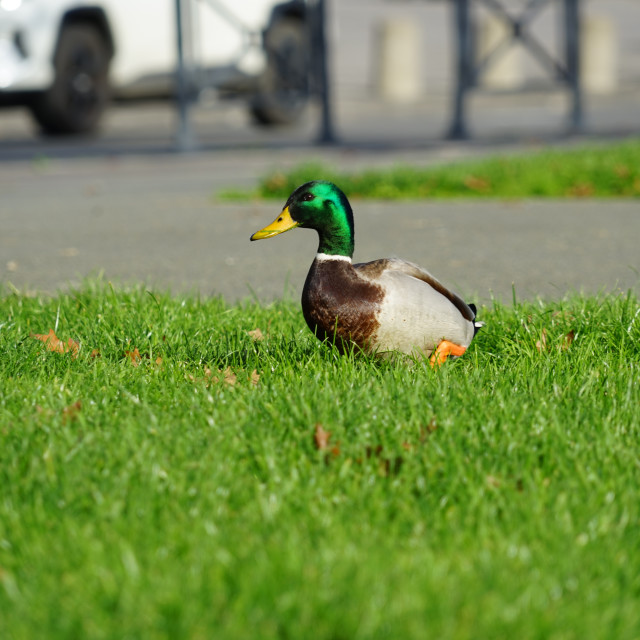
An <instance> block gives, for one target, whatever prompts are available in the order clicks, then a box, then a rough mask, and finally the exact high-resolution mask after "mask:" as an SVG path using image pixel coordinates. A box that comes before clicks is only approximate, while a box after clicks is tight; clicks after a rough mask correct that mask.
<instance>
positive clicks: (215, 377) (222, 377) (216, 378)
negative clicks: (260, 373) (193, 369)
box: [187, 367, 257, 387]
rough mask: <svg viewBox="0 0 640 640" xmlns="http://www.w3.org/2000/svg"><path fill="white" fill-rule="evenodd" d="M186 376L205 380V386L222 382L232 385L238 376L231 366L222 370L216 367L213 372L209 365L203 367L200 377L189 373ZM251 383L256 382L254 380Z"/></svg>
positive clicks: (193, 380)
mask: <svg viewBox="0 0 640 640" xmlns="http://www.w3.org/2000/svg"><path fill="white" fill-rule="evenodd" d="M187 377H188V378H189V380H191V382H205V383H206V384H207V386H208V385H210V384H218V383H220V382H223V383H224V384H228V385H229V386H230V387H233V386H235V384H236V382H237V381H238V376H237V374H235V373H234V372H233V371H232V369H231V367H227V368H226V369H225V370H224V371H221V370H220V369H218V370H217V371H215V372H214V371H212V370H211V369H210V368H209V367H205V368H204V376H203V377H202V378H198V377H196V376H194V375H193V374H191V373H190V374H189V375H188V376H187ZM253 384H257V383H255V382H254V383H253Z"/></svg>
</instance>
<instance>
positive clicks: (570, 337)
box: [562, 329, 576, 351]
mask: <svg viewBox="0 0 640 640" xmlns="http://www.w3.org/2000/svg"><path fill="white" fill-rule="evenodd" d="M575 337H576V334H575V331H574V330H573V329H572V330H571V331H569V333H567V335H566V336H565V337H564V342H563V343H562V349H563V351H566V350H567V349H568V348H569V347H570V346H571V344H572V342H573V340H574V339H575Z"/></svg>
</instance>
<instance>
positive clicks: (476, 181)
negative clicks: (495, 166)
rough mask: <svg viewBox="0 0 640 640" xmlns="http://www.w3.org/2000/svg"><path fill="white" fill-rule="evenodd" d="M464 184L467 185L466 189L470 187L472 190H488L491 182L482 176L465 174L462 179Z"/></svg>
mask: <svg viewBox="0 0 640 640" xmlns="http://www.w3.org/2000/svg"><path fill="white" fill-rule="evenodd" d="M464 185H465V187H467V188H468V189H471V190H472V191H481V192H484V191H488V190H489V187H490V186H491V183H490V182H489V181H488V180H485V179H484V178H478V177H476V176H467V177H466V178H465V179H464Z"/></svg>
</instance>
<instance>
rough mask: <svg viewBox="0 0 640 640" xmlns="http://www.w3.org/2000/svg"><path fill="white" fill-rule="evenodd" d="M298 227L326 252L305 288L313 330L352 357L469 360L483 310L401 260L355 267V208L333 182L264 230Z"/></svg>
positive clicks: (302, 192)
mask: <svg viewBox="0 0 640 640" xmlns="http://www.w3.org/2000/svg"><path fill="white" fill-rule="evenodd" d="M296 227H300V228H302V229H315V231H316V232H317V233H318V239H319V244H318V250H317V253H316V256H315V258H314V260H313V262H312V264H311V267H310V269H309V273H308V274H307V278H306V280H305V283H304V288H303V291H302V312H303V315H304V319H305V321H306V323H307V325H308V327H309V329H310V330H311V331H312V332H313V333H314V334H315V335H316V337H317V338H318V339H320V340H322V341H325V340H329V341H330V342H332V343H333V344H335V345H336V347H337V348H338V349H339V351H340V352H341V353H344V352H345V351H347V350H348V349H349V345H352V346H353V345H355V347H357V349H359V350H361V351H363V352H364V353H369V354H375V355H376V356H388V355H390V354H394V353H398V352H399V353H401V354H405V355H407V356H411V357H414V358H415V357H422V358H425V357H426V358H428V360H429V363H430V364H431V366H432V367H435V366H440V365H442V364H443V363H444V362H445V361H446V360H447V358H449V357H454V358H455V357H459V356H462V355H463V354H464V353H465V351H466V350H467V348H468V347H469V345H470V344H471V341H472V340H473V337H474V336H475V334H476V332H477V331H478V329H479V328H480V327H481V326H482V325H483V323H481V322H477V321H476V307H475V306H474V305H473V304H467V303H465V302H464V301H463V300H462V298H461V297H460V296H459V295H458V294H456V293H454V292H453V291H451V290H450V289H448V288H447V287H446V286H444V285H443V284H442V283H441V282H440V281H439V280H437V279H436V278H435V277H434V276H432V275H431V274H430V273H429V272H428V271H426V270H425V269H423V268H422V267H420V266H418V265H417V264H414V263H413V262H408V261H406V260H402V259H400V258H382V259H378V260H373V261H371V262H364V263H357V264H353V261H352V258H353V252H354V245H355V241H354V238H355V234H354V220H353V210H352V208H351V205H350V204H349V200H348V199H347V196H346V195H345V194H344V193H343V191H342V190H341V189H340V188H339V187H337V186H336V185H335V184H333V183H332V182H328V181H325V180H314V181H311V182H306V183H305V184H303V185H301V186H299V187H298V188H297V189H295V190H294V191H293V193H292V194H291V195H290V196H289V198H288V200H287V201H286V203H285V205H284V207H283V209H282V212H281V213H280V215H279V216H278V217H277V218H276V219H275V220H274V221H273V222H272V223H271V224H269V225H267V226H266V227H264V228H263V229H260V230H259V231H256V232H255V233H254V234H253V235H252V236H251V240H252V241H253V240H263V239H266V238H271V237H273V236H276V235H279V234H281V233H284V232H285V231H289V230H291V229H294V228H296Z"/></svg>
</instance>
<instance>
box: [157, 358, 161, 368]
mask: <svg viewBox="0 0 640 640" xmlns="http://www.w3.org/2000/svg"><path fill="white" fill-rule="evenodd" d="M156 366H157V367H161V366H162V358H161V357H160V356H158V357H157V358H156Z"/></svg>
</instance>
